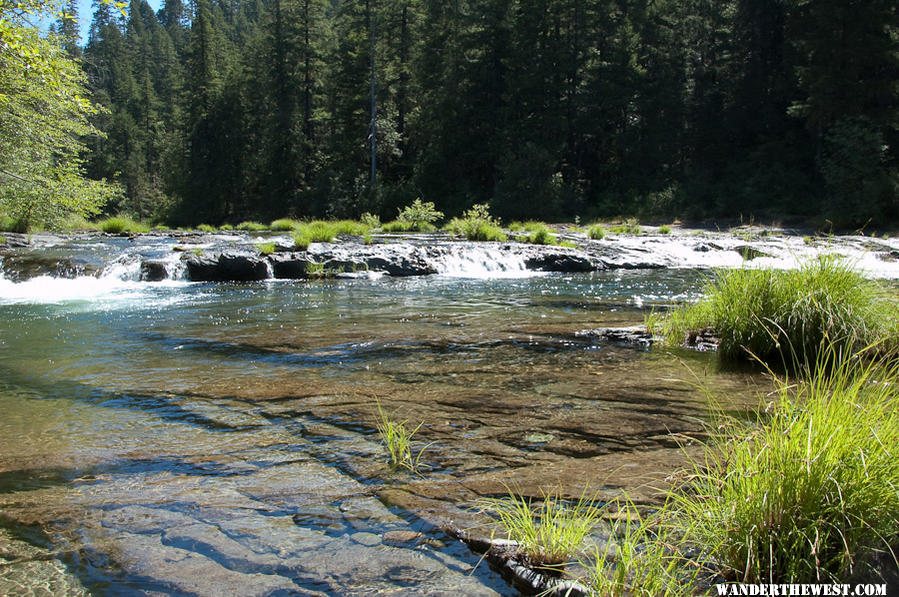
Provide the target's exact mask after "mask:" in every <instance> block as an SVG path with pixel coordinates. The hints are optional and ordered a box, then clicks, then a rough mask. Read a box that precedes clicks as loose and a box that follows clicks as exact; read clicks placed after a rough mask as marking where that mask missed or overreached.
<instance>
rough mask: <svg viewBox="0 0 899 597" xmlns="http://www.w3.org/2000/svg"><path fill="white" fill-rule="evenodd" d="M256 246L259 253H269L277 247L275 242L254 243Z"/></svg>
mask: <svg viewBox="0 0 899 597" xmlns="http://www.w3.org/2000/svg"><path fill="white" fill-rule="evenodd" d="M256 248H257V249H258V250H259V254H260V255H271V254H272V253H274V252H275V249H276V248H277V247H276V246H275V243H259V244H258V245H256Z"/></svg>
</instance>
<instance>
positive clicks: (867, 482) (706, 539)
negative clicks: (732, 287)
mask: <svg viewBox="0 0 899 597" xmlns="http://www.w3.org/2000/svg"><path fill="white" fill-rule="evenodd" d="M819 361H824V362H819V363H818V364H817V366H815V367H814V369H812V368H810V369H809V370H808V371H807V372H806V374H807V376H806V377H805V378H804V379H801V380H800V381H798V383H797V382H791V381H790V380H781V381H779V382H778V384H777V388H776V392H775V395H774V406H773V408H769V409H768V410H769V411H770V412H768V413H760V415H759V416H760V418H761V419H762V423H761V424H758V425H753V424H751V423H747V422H745V421H744V422H740V421H729V422H728V424H727V425H726V426H724V427H725V428H726V432H725V433H726V434H725V435H723V436H720V437H718V438H717V439H715V440H714V441H713V443H712V444H711V445H710V446H709V447H708V449H707V452H706V455H705V458H704V459H703V460H702V461H700V462H698V463H697V465H696V467H695V470H693V471H692V473H693V475H692V481H691V482H690V484H689V486H688V487H687V488H686V490H685V491H683V492H681V493H680V494H679V498H678V499H677V503H676V509H677V510H678V511H679V515H680V517H681V520H682V521H683V522H682V524H683V525H684V526H685V527H688V528H689V533H690V538H691V541H692V542H693V543H694V544H695V545H698V546H704V547H706V548H707V550H708V552H707V554H706V555H707V557H708V558H710V559H711V560H712V561H715V562H717V563H718V564H719V565H720V566H722V567H723V568H724V570H723V572H724V573H725V575H726V576H727V577H729V578H733V579H740V580H742V581H743V582H750V583H751V582H775V583H782V582H786V583H803V582H805V583H809V582H812V583H814V582H845V580H846V579H847V578H849V575H851V574H854V573H864V572H866V571H865V570H864V569H863V567H867V566H868V565H869V564H870V560H871V558H872V556H873V555H874V554H875V553H876V552H881V553H886V554H888V559H889V561H890V563H889V564H887V565H893V564H894V563H895V562H896V554H895V553H893V552H892V551H891V548H895V547H896V546H897V545H899V491H897V488H899V408H897V407H899V368H897V365H896V364H895V362H894V363H893V364H886V363H885V362H883V361H875V362H871V361H866V360H864V359H860V358H853V359H841V358H840V355H839V351H838V349H837V348H836V347H833V346H831V347H829V348H828V349H826V350H825V351H823V353H822V356H821V357H820V358H819ZM834 363H837V364H836V365H833V364H834ZM831 365H833V366H831ZM823 371H827V373H823ZM719 428H721V426H719Z"/></svg>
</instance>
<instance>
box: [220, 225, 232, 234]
mask: <svg viewBox="0 0 899 597" xmlns="http://www.w3.org/2000/svg"><path fill="white" fill-rule="evenodd" d="M219 230H221V231H222V232H230V231H231V230H234V225H233V224H222V225H221V226H219Z"/></svg>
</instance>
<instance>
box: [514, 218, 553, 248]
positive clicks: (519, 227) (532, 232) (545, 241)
mask: <svg viewBox="0 0 899 597" xmlns="http://www.w3.org/2000/svg"><path fill="white" fill-rule="evenodd" d="M509 230H510V231H512V232H516V233H519V235H518V236H517V237H516V240H520V241H522V242H526V243H531V244H532V245H557V244H559V237H558V236H557V235H556V234H554V233H553V231H552V229H551V228H550V227H549V226H548V225H547V224H546V223H545V222H537V221H534V220H530V221H527V222H512V223H511V224H510V225H509Z"/></svg>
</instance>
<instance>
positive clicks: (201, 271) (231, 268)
mask: <svg viewBox="0 0 899 597" xmlns="http://www.w3.org/2000/svg"><path fill="white" fill-rule="evenodd" d="M186 266H187V275H188V277H189V278H190V280H192V281H194V282H253V281H258V280H265V279H266V278H268V277H269V276H268V265H267V264H266V262H265V260H264V259H262V258H259V257H256V256H252V255H237V254H231V253H222V254H221V255H219V256H218V257H217V258H216V257H208V256H205V255H202V256H197V255H190V256H188V257H187V260H186Z"/></svg>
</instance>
